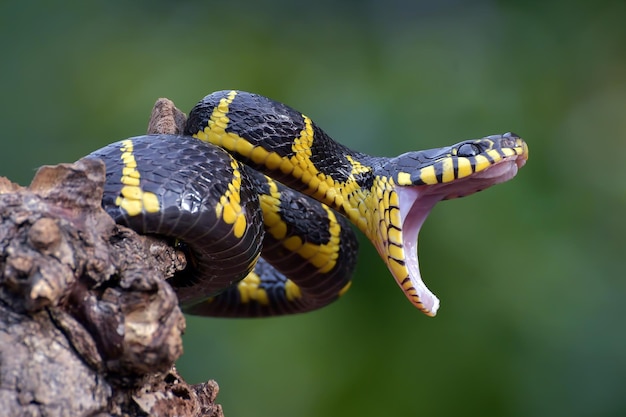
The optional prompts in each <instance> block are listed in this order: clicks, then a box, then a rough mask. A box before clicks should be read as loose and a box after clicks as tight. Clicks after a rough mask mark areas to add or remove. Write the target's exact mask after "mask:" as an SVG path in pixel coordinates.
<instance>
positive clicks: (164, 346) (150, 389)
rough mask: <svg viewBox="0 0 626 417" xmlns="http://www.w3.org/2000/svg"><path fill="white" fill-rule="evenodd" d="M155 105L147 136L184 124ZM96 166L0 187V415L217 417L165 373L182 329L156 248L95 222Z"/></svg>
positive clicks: (44, 172) (46, 170)
mask: <svg viewBox="0 0 626 417" xmlns="http://www.w3.org/2000/svg"><path fill="white" fill-rule="evenodd" d="M181 114H182V113H180V112H178V111H177V110H176V109H175V107H174V106H173V103H171V102H169V101H161V100H159V101H158V102H157V105H155V109H154V111H153V117H152V118H151V122H150V127H149V131H150V132H152V133H156V132H158V133H177V131H176V130H174V129H179V128H180V126H181V123H182V122H181V120H182V121H184V115H182V119H181ZM104 173H105V169H104V165H103V164H102V163H101V162H100V161H97V160H80V161H78V162H76V163H74V164H61V165H58V166H52V167H42V168H40V169H39V171H38V172H37V174H36V176H35V178H34V179H33V181H32V183H31V184H30V186H28V187H20V186H19V185H17V184H14V183H12V182H10V181H9V180H7V179H6V178H0V410H1V411H0V414H2V415H7V416H105V415H112V416H126V415H128V416H140V415H154V416H173V415H177V416H222V410H221V407H220V406H219V405H216V404H215V403H214V400H215V396H216V395H217V392H218V387H217V384H216V383H215V382H214V381H209V382H206V383H203V384H199V385H195V386H191V385H189V384H187V383H186V382H185V381H183V380H182V378H181V377H180V376H179V375H178V373H177V372H176V369H175V367H174V362H175V361H176V359H177V358H178V357H179V356H180V355H181V353H182V340H181V335H182V333H183V332H184V330H185V321H184V317H183V315H182V313H181V311H180V309H179V307H178V302H177V298H176V294H175V293H174V291H173V290H172V288H171V287H170V286H169V284H167V282H166V279H167V278H168V277H170V276H172V274H173V273H174V272H175V271H177V270H180V269H182V268H184V267H185V258H184V255H183V254H181V253H179V252H177V251H176V250H175V249H173V248H172V247H170V246H168V245H167V244H166V243H164V242H162V241H160V240H158V239H155V238H151V237H145V236H139V235H137V234H136V233H135V232H133V231H132V230H129V229H127V228H124V227H122V226H119V225H116V224H115V223H114V222H113V220H112V219H111V218H110V217H109V216H108V215H107V214H106V213H105V212H104V211H103V210H102V208H101V206H100V204H101V199H102V185H103V183H104V178H105V175H104Z"/></svg>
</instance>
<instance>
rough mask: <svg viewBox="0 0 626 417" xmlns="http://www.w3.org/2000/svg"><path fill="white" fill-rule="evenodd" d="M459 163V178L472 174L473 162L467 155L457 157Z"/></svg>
mask: <svg viewBox="0 0 626 417" xmlns="http://www.w3.org/2000/svg"><path fill="white" fill-rule="evenodd" d="M457 165H458V174H457V177H458V178H465V177H468V176H470V175H472V172H474V171H473V170H472V163H471V162H470V160H469V159H467V158H465V157H459V158H457Z"/></svg>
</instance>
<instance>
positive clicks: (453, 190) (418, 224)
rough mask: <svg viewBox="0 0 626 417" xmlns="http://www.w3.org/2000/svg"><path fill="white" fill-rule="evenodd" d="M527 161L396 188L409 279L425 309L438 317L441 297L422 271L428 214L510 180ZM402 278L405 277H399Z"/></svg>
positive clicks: (509, 160)
mask: <svg viewBox="0 0 626 417" xmlns="http://www.w3.org/2000/svg"><path fill="white" fill-rule="evenodd" d="M525 163H526V159H525V158H520V157H517V156H515V157H511V158H506V159H504V160H502V161H501V162H499V163H497V164H495V165H492V166H490V167H488V168H486V169H484V170H483V171H481V172H478V173H476V174H472V175H470V176H468V177H465V178H462V179H458V180H456V181H454V182H453V183H448V184H436V185H430V186H415V187H410V186H405V187H402V186H399V187H397V188H396V192H397V193H398V198H399V206H400V217H401V221H402V244H403V247H404V254H405V265H406V267H407V269H408V271H409V279H410V280H411V284H412V285H413V287H414V288H415V290H416V292H417V295H418V296H419V298H420V301H421V302H422V304H423V307H424V311H425V312H426V313H427V314H429V315H432V316H434V315H435V314H436V313H437V309H438V308H439V299H438V298H437V296H436V295H435V294H433V293H432V292H431V291H430V290H429V289H428V287H427V286H426V284H424V281H423V280H422V276H421V274H420V268H419V259H418V254H417V241H418V235H419V231H420V229H421V228H422V225H423V224H424V221H425V220H426V217H428V214H429V213H430V211H431V210H432V208H433V207H434V206H435V204H437V202H438V201H440V200H444V199H450V198H456V197H462V196H466V195H469V194H472V193H475V192H477V191H480V190H484V189H485V188H487V187H490V186H492V185H494V184H498V183H501V182H504V181H507V180H509V179H511V178H513V177H514V176H515V174H517V170H518V169H519V168H521V167H522V166H523V165H524V164H525ZM395 278H396V280H402V279H403V278H404V277H395Z"/></svg>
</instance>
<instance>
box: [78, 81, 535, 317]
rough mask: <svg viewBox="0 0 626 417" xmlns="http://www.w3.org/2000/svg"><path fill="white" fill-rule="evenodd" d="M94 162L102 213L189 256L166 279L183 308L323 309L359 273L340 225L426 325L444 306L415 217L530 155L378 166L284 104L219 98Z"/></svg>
mask: <svg viewBox="0 0 626 417" xmlns="http://www.w3.org/2000/svg"><path fill="white" fill-rule="evenodd" d="M89 157H92V158H100V159H102V160H103V161H104V162H105V164H106V169H107V179H106V184H105V190H104V199H103V207H104V208H105V209H106V211H107V212H108V213H109V214H110V215H111V216H112V217H113V218H114V219H115V220H116V221H117V222H119V223H122V224H125V225H128V226H130V227H131V228H133V229H135V230H137V231H138V232H140V233H147V234H158V235H163V236H169V237H171V238H173V239H175V240H176V242H180V244H181V245H182V246H184V247H185V248H186V250H187V252H188V258H189V266H188V268H187V269H186V270H185V271H183V272H182V273H180V274H179V275H177V276H175V277H173V278H171V279H170V281H171V283H172V285H173V286H174V288H175V289H176V291H177V294H178V297H179V300H180V302H181V304H182V306H183V309H184V310H185V312H188V313H191V314H198V315H207V316H231V317H260V316H269V315H281V314H289V313H296V312H303V311H309V310H313V309H316V308H319V307H322V306H324V305H326V304H328V303H330V302H331V301H333V300H335V299H336V298H338V297H339V296H341V295H342V294H343V293H344V292H345V291H346V290H347V289H348V288H349V286H350V279H351V275H352V272H353V270H354V266H355V263H356V253H357V240H356V237H355V234H354V232H353V230H352V229H351V227H350V226H349V224H348V221H347V220H346V219H348V220H349V221H350V222H351V223H353V224H354V225H356V227H357V228H358V229H360V230H361V231H362V232H363V233H364V234H365V235H366V236H367V237H368V238H369V239H370V241H371V242H372V243H373V244H374V246H375V247H376V249H377V250H378V253H379V254H380V256H381V257H382V259H383V261H384V262H385V264H386V265H387V267H388V268H389V270H390V272H391V274H392V275H393V277H394V278H395V280H396V282H397V283H398V285H400V287H401V288H402V291H403V292H404V294H405V295H406V296H407V297H408V299H409V300H410V301H411V302H412V303H413V304H414V305H415V306H416V307H417V308H419V309H420V310H421V311H423V312H424V313H426V314H427V315H431V316H433V315H435V313H436V312H437V308H438V307H439V300H438V299H437V297H436V296H435V295H434V294H432V293H431V292H430V291H429V290H428V288H427V287H426V286H425V285H424V283H423V281H422V279H421V276H420V271H419V265H418V258H417V238H418V233H419V230H420V228H421V226H422V224H423V222H424V220H425V219H426V217H427V215H428V213H429V212H430V210H431V209H432V208H433V206H434V205H435V204H436V203H437V202H438V201H440V200H444V199H450V198H455V197H462V196H465V195H468V194H472V193H474V192H476V191H480V190H482V189H485V188H487V187H489V186H491V185H493V184H497V183H500V182H503V181H506V180H508V179H510V178H512V177H513V176H515V174H516V173H517V170H518V168H520V167H522V166H523V165H524V164H525V162H526V159H527V157H528V147H527V145H526V143H525V142H524V141H523V140H522V139H521V138H519V137H518V136H517V135H515V134H513V133H506V134H503V135H495V136H487V137H484V138H482V139H475V140H466V141H463V142H460V143H457V144H455V145H452V146H449V147H445V148H439V149H429V150H424V151H415V152H408V153H405V154H402V155H400V156H397V157H395V158H385V157H374V156H370V155H366V154H363V153H360V152H355V151H353V150H350V149H348V148H347V147H345V146H343V145H340V144H339V143H337V142H335V141H333V140H332V139H331V138H330V137H329V136H328V135H327V134H326V133H324V131H322V130H321V129H320V128H319V127H317V126H316V125H315V124H314V123H313V122H312V121H311V119H309V118H308V117H307V116H305V115H303V114H302V113H299V112H297V111H295V110H293V109H292V108H290V107H287V106H285V105H284V104H281V103H278V102H275V101H273V100H270V99H268V98H266V97H263V96H259V95H256V94H250V93H245V92H241V91H220V92H216V93H213V94H210V95H208V96H206V97H205V98H204V99H203V100H202V101H201V102H200V103H198V104H197V105H196V106H195V107H194V108H193V109H192V111H191V112H190V114H189V118H188V120H187V124H186V127H185V132H184V135H181V136H174V135H147V136H139V137H134V138H129V139H126V140H123V141H121V142H117V143H114V144H111V145H109V146H106V147H104V148H102V149H100V150H98V151H96V152H93V153H92V154H90V155H89ZM261 172H262V173H261ZM260 254H262V258H261V257H260Z"/></svg>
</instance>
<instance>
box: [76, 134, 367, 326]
mask: <svg viewBox="0 0 626 417" xmlns="http://www.w3.org/2000/svg"><path fill="white" fill-rule="evenodd" d="M130 140H132V143H133V156H134V159H135V161H136V164H137V170H138V171H139V173H140V176H141V177H140V178H141V188H142V190H143V191H145V192H151V193H154V194H155V195H156V196H157V197H158V200H159V203H160V209H159V211H158V212H156V213H149V212H147V211H145V210H143V211H142V212H141V213H139V214H137V215H133V216H131V215H129V214H128V213H127V212H125V211H124V210H123V209H122V208H120V207H119V206H118V205H117V203H116V201H117V199H118V197H119V196H120V191H121V189H122V187H123V186H124V184H123V183H122V182H121V178H122V169H123V168H124V164H123V161H122V159H121V154H122V150H121V148H122V142H117V143H113V144H110V145H108V146H106V147H104V148H102V149H99V150H97V151H95V152H93V153H91V154H90V155H88V156H87V157H88V158H98V159H101V160H103V161H104V162H105V164H106V172H107V173H106V183H105V187H104V198H103V202H102V204H103V207H104V209H105V210H106V211H107V212H108V213H109V215H111V216H112V217H113V219H114V220H115V221H116V222H118V223H120V224H123V225H126V226H128V227H130V228H132V229H133V230H135V231H137V232H139V233H142V234H155V235H160V236H164V237H167V238H171V239H172V241H173V243H181V247H183V248H188V264H189V265H188V267H187V269H186V270H185V271H183V272H181V273H179V274H177V275H176V276H174V277H173V278H171V279H170V280H169V282H170V283H171V284H172V286H173V287H174V289H175V290H176V292H177V295H178V297H179V301H180V302H181V304H182V306H183V308H184V310H185V312H187V313H190V314H198V315H206V316H223V317H262V316H271V315H281V314H290V313H298V312H304V311H309V310H313V309H316V308H319V307H322V306H324V305H326V304H328V303H330V302H331V301H333V300H335V299H336V298H337V297H338V296H339V291H340V290H341V289H342V288H343V287H344V286H345V285H346V284H347V283H348V282H349V281H350V277H351V275H352V272H353V270H354V268H355V265H356V255H357V246H358V244H357V240H356V237H355V234H354V232H353V230H352V229H351V227H350V225H349V223H348V221H347V220H346V219H344V218H343V217H341V216H337V221H338V222H339V223H340V225H341V242H342V246H341V249H340V254H339V259H338V261H337V266H336V268H335V269H333V270H332V271H331V272H329V273H326V274H319V273H318V271H317V270H316V269H315V267H313V266H312V265H310V264H308V263H306V262H304V261H303V259H302V258H300V257H299V255H297V254H295V253H293V252H291V251H289V250H287V249H286V248H285V247H284V246H282V245H281V242H280V241H277V240H276V239H274V238H273V237H272V236H270V235H269V233H264V229H263V215H262V212H261V210H260V207H259V197H258V195H259V194H263V193H267V192H268V185H267V182H266V180H265V177H264V176H263V175H262V174H260V173H259V172H257V171H254V170H253V169H250V168H249V167H246V166H244V165H242V164H239V165H238V169H239V170H240V173H241V178H242V183H241V191H240V192H241V205H242V206H243V208H244V210H245V212H246V218H247V224H248V228H247V229H246V232H245V234H244V236H243V237H241V238H237V237H235V236H234V234H233V233H232V228H233V226H232V225H229V224H227V223H225V222H224V221H223V220H222V219H221V218H218V217H217V215H216V211H215V205H216V204H217V202H218V201H219V200H220V198H221V196H222V195H223V194H224V192H225V191H226V189H227V188H228V184H229V183H230V180H231V178H232V176H233V167H232V163H233V159H232V157H231V156H230V155H229V154H228V153H227V152H226V151H224V150H222V149H221V148H218V147H216V146H213V145H210V144H207V143H204V142H201V141H199V140H197V139H195V138H192V137H189V136H174V135H147V136H139V137H135V138H130ZM278 187H279V192H280V194H281V202H280V204H281V207H280V210H281V214H282V217H283V220H284V221H285V223H286V224H287V230H288V234H287V237H289V236H292V235H298V236H300V237H301V238H302V239H303V241H305V242H311V243H314V244H324V243H327V241H328V233H327V232H325V229H327V225H328V218H327V213H326V211H325V210H324V209H322V207H321V205H320V203H319V202H317V201H315V200H313V199H312V198H310V197H307V196H305V195H303V194H300V193H297V192H295V191H293V190H291V189H289V188H287V187H285V186H283V185H281V184H279V185H278ZM259 251H262V253H263V257H264V258H265V260H263V259H261V260H260V261H259V262H258V263H256V265H255V262H254V261H255V259H256V258H257V256H258V253H259ZM268 262H269V263H268ZM253 269H255V271H256V273H257V274H258V275H259V276H260V277H261V284H260V286H259V287H260V288H262V289H264V290H265V291H266V292H267V294H268V296H269V299H270V303H269V304H268V305H261V304H260V303H258V302H256V301H249V302H247V303H245V304H244V303H241V297H240V294H239V292H238V288H237V286H236V284H237V282H239V281H240V280H241V279H242V278H244V277H245V276H246V275H247V274H248V273H250V272H251V271H252V270H253ZM286 275H287V276H289V277H290V278H291V279H292V280H293V281H294V282H295V283H296V284H297V285H298V286H299V287H300V288H301V291H302V295H303V296H302V297H301V298H299V299H297V300H287V298H286V292H285V288H284V287H285V284H286V282H287V276H286ZM207 299H210V302H207Z"/></svg>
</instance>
